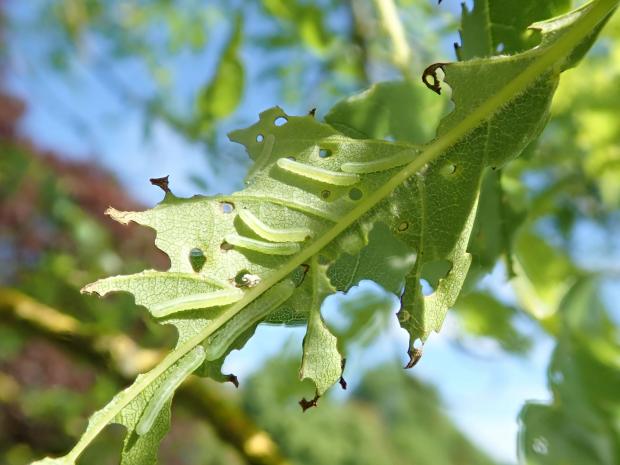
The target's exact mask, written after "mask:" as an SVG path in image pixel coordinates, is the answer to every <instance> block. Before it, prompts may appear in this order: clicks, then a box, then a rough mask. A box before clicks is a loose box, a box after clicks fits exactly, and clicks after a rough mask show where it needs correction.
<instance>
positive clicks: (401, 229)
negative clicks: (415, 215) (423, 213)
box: [397, 221, 409, 232]
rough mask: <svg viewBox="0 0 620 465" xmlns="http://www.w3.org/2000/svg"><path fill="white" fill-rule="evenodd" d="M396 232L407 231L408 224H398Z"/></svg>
mask: <svg viewBox="0 0 620 465" xmlns="http://www.w3.org/2000/svg"><path fill="white" fill-rule="evenodd" d="M397 229H398V232H405V231H406V230H407V229H409V223H407V222H406V221H403V222H402V223H400V224H399V225H398V228H397Z"/></svg>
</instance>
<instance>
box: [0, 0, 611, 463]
mask: <svg viewBox="0 0 620 465" xmlns="http://www.w3.org/2000/svg"><path fill="white" fill-rule="evenodd" d="M435 3H436V2H433V1H426V0H399V1H395V2H392V1H385V0H315V1H312V2H310V1H301V0H286V1H285V0H263V1H256V0H237V1H219V0H213V1H209V2H205V1H202V0H176V1H175V0H142V1H121V0H115V1H104V0H55V1H53V0H38V1H32V2H19V1H16V0H13V1H10V0H5V1H4V2H2V3H0V14H1V15H2V22H1V23H0V34H1V36H2V42H1V48H0V51H1V55H0V60H1V63H2V66H1V68H0V95H1V96H0V257H1V259H2V264H3V266H2V267H1V268H0V315H1V320H0V321H1V322H2V324H1V325H0V462H1V463H6V464H7V465H20V464H24V463H27V462H28V461H29V460H31V459H33V458H36V457H39V456H41V455H43V454H52V455H53V454H61V453H63V452H64V451H66V450H67V449H68V448H69V447H70V445H71V444H72V443H73V442H74V441H75V439H76V437H78V436H79V434H81V431H82V430H83V427H84V422H85V421H86V418H87V416H88V414H89V413H90V412H92V411H94V410H95V409H96V408H98V407H100V406H101V405H103V403H104V402H105V401H107V400H108V399H109V398H110V397H111V396H112V395H113V394H114V393H116V392H117V391H118V390H119V389H120V388H121V387H122V386H124V385H126V384H127V383H128V380H130V379H132V378H133V377H134V376H135V374H136V373H138V372H140V371H144V370H145V369H147V368H148V367H150V366H152V365H153V364H154V363H155V362H156V361H157V360H159V358H160V357H161V356H162V353H163V349H164V348H165V347H169V346H171V345H172V344H174V340H175V335H174V334H173V333H172V332H171V331H168V330H167V328H163V327H161V326H159V325H156V324H154V323H153V322H152V321H150V320H149V318H148V317H147V316H146V312H143V311H141V310H140V309H139V308H136V307H135V306H134V304H133V300H132V299H131V298H130V297H128V296H125V295H118V296H114V297H113V298H109V299H105V300H102V299H95V298H92V297H84V296H82V295H81V294H80V293H79V289H80V287H81V286H82V285H84V284H85V283H88V282H91V281H93V280H95V279H97V278H98V277H101V276H103V275H110V274H117V273H120V272H121V271H122V272H123V273H128V272H132V271H138V270H140V269H143V268H145V267H147V268H148V267H155V268H160V269H161V268H165V267H166V266H167V258H166V257H165V256H163V254H161V253H159V252H158V251H157V250H156V249H155V248H154V247H153V246H152V243H153V235H152V233H150V232H149V231H145V230H143V229H139V228H137V227H134V226H128V227H127V226H125V227H122V226H119V225H117V224H115V223H113V222H111V221H109V220H108V219H107V218H105V217H104V216H103V213H102V212H103V211H104V210H105V208H106V207H107V206H108V205H114V206H115V207H116V208H119V209H140V208H144V203H145V202H146V203H148V202H150V201H152V200H151V199H152V198H153V197H152V195H155V194H148V195H146V194H144V192H143V191H141V190H140V189H141V188H138V187H136V185H138V184H139V185H144V184H146V182H145V181H146V180H147V178H148V177H149V176H150V173H151V172H152V171H151V170H153V169H154V170H155V171H157V170H159V171H160V173H159V174H160V175H161V174H168V173H166V172H164V173H161V170H162V169H168V168H171V167H172V165H174V170H175V171H174V176H173V178H172V184H171V186H172V189H173V190H175V191H176V189H179V190H181V191H183V190H185V192H214V191H216V190H218V189H219V190H223V189H226V190H231V189H233V188H235V187H238V186H239V180H240V179H241V175H242V173H243V171H244V170H245V169H246V168H247V161H246V159H245V156H244V155H243V154H242V153H241V150H240V149H238V148H236V147H234V146H231V145H230V144H229V143H228V141H227V139H226V137H225V133H226V132H227V131H228V130H230V129H233V128H237V127H242V126H244V125H247V124H249V123H251V122H253V121H254V120H255V119H256V115H257V113H258V112H259V111H261V110H263V109H264V108H267V107H269V106H272V105H274V104H280V105H283V106H285V107H286V109H287V110H288V111H289V112H290V113H299V114H303V113H306V112H308V111H309V110H310V109H312V108H314V107H316V108H318V111H317V116H320V117H323V116H325V118H326V119H327V121H328V122H330V124H333V125H334V126H335V127H337V128H338V129H339V130H342V131H343V132H346V131H347V128H348V129H349V130H350V128H357V130H358V131H359V132H360V133H363V134H364V135H369V136H373V137H380V138H390V139H397V140H408V141H413V142H418V143H423V142H425V141H427V140H429V139H430V138H432V137H433V134H434V128H435V126H436V122H437V120H438V119H439V118H440V116H441V115H442V114H444V113H445V112H446V111H447V108H449V97H448V96H443V97H438V96H436V95H435V94H433V93H431V92H429V91H428V90H426V89H425V88H424V87H423V85H422V84H421V82H420V79H419V76H420V75H421V71H422V70H423V69H424V68H425V67H426V66H427V65H428V64H430V63H432V62H436V61H449V60H454V59H456V57H455V54H454V50H453V49H452V43H453V42H459V43H460V37H459V36H458V32H457V30H458V28H459V23H458V21H459V14H458V13H459V12H460V11H459V10H460V6H459V5H458V4H457V2H452V3H451V2H449V1H445V2H443V3H444V4H442V6H441V7H437V5H436V4H435ZM495 3H496V4H501V3H502V1H499V0H498V1H496V2H495ZM504 3H505V2H504ZM552 3H553V8H556V10H555V11H556V12H559V11H564V10H565V9H567V8H569V7H570V5H569V3H570V2H568V1H565V0H562V1H556V2H552ZM445 4H447V5H445ZM468 5H469V8H471V4H468ZM394 9H395V10H394ZM394 12H396V13H397V14H398V16H397V18H398V21H397V22H396V23H395V22H394V19H393V18H394V17H393V16H392V13H394ZM470 21H471V18H470ZM463 26H464V27H463V28H464V30H465V31H468V30H469V31H471V29H467V28H466V27H465V24H464V25H463ZM463 38H464V40H465V41H467V35H464V37H463ZM504 45H505V46H507V47H508V49H506V50H505V51H506V52H510V51H512V50H511V49H510V47H514V49H515V50H516V49H518V44H517V45H515V44H511V43H508V44H504ZM467 53H469V50H468V49H467V48H465V49H460V50H459V56H463V55H465V57H466V56H467ZM381 81H390V82H383V83H381V84H377V83H378V82H381ZM369 86H372V87H370V90H368V91H367V93H366V94H365V98H364V99H363V102H362V103H360V101H359V99H355V98H353V99H349V100H346V99H345V100H343V98H344V97H346V96H349V95H351V94H353V93H355V92H358V91H361V90H363V89H366V88H368V87H369ZM618 89H620V18H619V17H618V15H616V16H615V17H614V18H613V19H612V21H611V22H610V23H609V24H608V25H607V27H606V28H605V29H604V31H603V34H602V38H601V40H600V41H599V43H598V44H597V45H596V46H595V48H594V49H593V50H592V52H591V53H590V54H589V56H588V57H587V58H586V60H585V62H584V63H583V64H582V65H581V66H580V67H579V68H577V69H575V70H572V71H570V72H568V73H566V75H565V76H564V77H563V80H562V82H561V85H560V87H559V89H558V94H557V96H556V99H555V101H554V106H553V112H552V113H553V114H552V118H551V120H550V123H549V125H548V127H547V128H546V129H545V131H544V132H543V134H542V135H541V137H540V139H539V140H538V141H537V142H536V143H534V144H532V146H530V147H529V148H528V150H527V151H526V153H525V154H524V155H523V156H522V157H521V158H520V159H519V160H517V161H515V162H513V163H512V164H510V165H508V166H507V167H506V168H503V169H501V170H497V172H494V173H493V174H491V175H490V176H489V177H488V178H487V179H486V180H485V185H484V190H483V192H484V194H483V198H482V199H481V204H480V212H481V213H480V214H479V217H478V219H477V226H476V229H475V234H474V237H473V239H472V243H471V245H470V251H471V252H472V254H473V255H474V258H475V266H474V267H473V268H472V272H471V274H470V277H469V279H468V286H467V287H468V292H466V293H464V294H463V296H462V297H461V298H460V300H459V302H458V303H457V305H456V308H455V311H453V312H452V314H451V317H450V321H449V323H450V326H451V327H452V330H450V331H447V334H445V335H443V336H442V337H445V338H448V340H449V341H450V343H451V344H453V345H454V347H456V348H457V350H460V351H463V352H465V353H466V354H468V356H470V357H488V356H489V354H490V356H493V357H500V359H501V357H505V356H507V355H506V354H510V356H512V357H523V359H524V360H527V358H528V357H532V356H534V354H538V352H536V351H534V350H533V347H536V345H537V344H538V343H539V340H540V339H541V338H542V339H545V340H551V341H552V343H553V345H554V350H553V353H552V355H551V357H550V360H549V367H548V383H547V384H548V388H549V399H550V400H549V401H547V402H531V403H528V404H527V405H526V406H525V407H524V408H523V410H522V412H521V415H520V417H519V419H518V421H519V425H520V430H519V437H518V444H519V448H518V455H519V457H518V459H519V461H520V462H521V463H526V464H532V465H557V464H562V463H570V464H579V465H617V464H618V463H620V332H619V330H618V323H619V322H620V306H619V304H618V302H620V266H619V265H618V263H620V234H619V231H620V112H619V111H618V108H620V93H619V92H618ZM337 102H338V103H337ZM334 105H335V106H334ZM330 108H331V110H330ZM33 115H34V116H33ZM37 115H39V116H37ZM41 115H43V116H41ZM37 118H38V119H37ZM124 126H127V127H139V128H140V130H139V132H140V138H139V139H140V141H141V142H140V143H141V144H143V145H142V146H141V147H142V151H143V152H149V150H150V149H151V148H153V147H154V146H156V145H157V144H158V143H159V142H158V141H160V140H161V134H162V131H163V133H164V134H166V135H167V136H166V137H167V138H169V139H172V140H174V144H173V145H170V143H168V144H164V148H169V147H173V148H174V149H175V150H174V151H173V153H170V154H169V157H170V159H171V162H169V164H165V165H163V166H158V165H157V163H156V161H157V158H156V157H154V158H149V157H148V156H147V157H144V158H141V159H139V160H138V162H135V163H142V164H141V165H140V166H139V169H138V170H133V168H131V164H132V163H133V162H132V161H131V157H129V156H126V155H124V154H123V151H124V147H125V145H124V144H125V142H126V141H125V140H124V139H123V138H122V136H121V135H120V134H122V133H123V131H122V130H121V129H122V128H123V127H124ZM162 128H163V129H162ZM357 136H358V137H359V136H361V134H358V135H357ZM48 146H51V147H52V148H54V149H55V151H52V150H49V149H48V148H47V147H48ZM42 147H45V148H42ZM79 151H83V152H84V153H86V152H90V153H91V155H90V156H88V157H86V158H84V157H82V158H80V157H79V156H78V155H76V152H79ZM65 152H66V153H65ZM112 152H114V153H116V154H117V155H116V158H114V157H113V156H112V155H110V154H111V153H112ZM184 154H187V156H185V155H184ZM191 154H198V157H200V162H197V161H196V160H197V159H196V157H193V158H192V157H191ZM119 157H120V158H119ZM101 165H104V166H105V167H106V168H107V169H103V168H101ZM152 165H155V166H154V167H153V166H152ZM197 167H200V169H198V168H197ZM171 169H172V168H171ZM110 171H112V172H115V174H110ZM128 172H129V174H127V173H128ZM136 173H138V174H139V179H137V178H136ZM118 178H120V180H121V181H118V180H117V179H118ZM153 192H155V191H153ZM489 271H492V274H491V277H490V278H489V277H485V276H486V275H487V273H488V272H489ZM508 279H509V284H508V285H506V284H504V282H505V281H506V280H508ZM373 296H374V297H373V298H376V299H379V300H381V299H383V301H384V303H385V306H386V308H388V310H389V304H390V302H389V299H388V300H387V301H386V300H385V299H386V298H385V296H381V295H379V294H377V293H376V292H375V293H374V294H373ZM366 298H368V297H366ZM339 305H341V306H342V308H344V310H343V311H344V312H345V313H347V312H348V313H352V312H353V313H354V311H355V308H354V305H353V304H351V303H347V302H341V303H340V304H339ZM347 305H349V306H351V305H353V307H352V309H351V308H349V309H348V310H347V309H346V306H347ZM366 317H367V318H368V319H371V316H362V318H357V319H356V320H355V321H354V322H357V324H359V321H362V320H364V318H366ZM386 325H387V323H385V322H380V324H378V325H375V326H374V327H373V328H371V329H372V331H374V332H375V333H376V332H379V331H381V330H385V327H386ZM366 329H367V328H366ZM372 331H371V332H372ZM361 332H362V330H361V329H360V328H359V327H356V326H355V324H354V325H353V326H352V327H350V328H348V329H344V330H341V331H340V333H341V334H342V335H343V337H344V338H345V339H347V340H352V339H356V340H357V339H359V337H360V334H361ZM375 336H376V335H375V334H374V333H373V334H370V336H369V335H368V334H366V336H365V338H366V339H367V340H372V339H373V337H375ZM432 342H433V341H432V340H431V343H429V348H428V351H432V350H433V347H432V345H433V344H432ZM298 350H299V348H298V347H290V346H286V348H285V349H283V350H281V351H280V352H281V353H282V354H286V355H278V356H276V357H272V359H271V360H269V361H268V362H266V363H265V364H264V366H261V367H260V370H255V371H253V373H252V374H251V375H249V376H248V378H247V379H244V380H242V381H243V382H242V385H241V387H240V388H239V390H234V389H232V385H229V384H226V385H220V384H216V383H213V382H210V381H202V380H201V381H198V380H192V381H191V382H190V383H186V385H184V386H183V388H182V389H181V391H180V392H179V394H178V402H175V409H174V416H175V419H174V421H173V428H172V431H171V433H170V434H169V435H168V437H167V439H166V441H165V442H164V447H163V448H162V451H161V453H160V459H161V462H162V463H166V464H188V465H189V464H199V463H200V464H204V463H213V464H216V463H217V464H219V463H231V464H235V463H239V464H242V463H251V464H254V463H256V464H258V463H262V464H266V463H295V464H296V463H299V464H306V463H307V464H315V463H330V464H331V463H334V464H348V463H356V464H357V463H360V464H363V463H369V464H371V463H372V464H383V463H385V464H388V463H389V464H400V463H402V464H410V463H415V464H419V465H424V464H429V465H430V464H432V465H443V464H446V465H448V464H454V465H457V464H476V465H479V464H483V465H484V464H487V463H488V464H492V463H499V461H498V459H497V457H494V458H491V457H490V456H489V455H488V453H487V452H483V451H482V450H481V449H480V448H479V447H480V446H483V447H484V448H485V449H487V450H490V449H492V447H490V446H489V447H486V446H485V444H487V443H488V442H490V441H491V440H490V439H487V438H485V437H484V436H483V435H481V433H478V432H476V431H475V430H468V431H465V432H461V431H459V429H458V428H457V427H456V426H455V423H454V420H453V418H452V417H451V416H450V411H449V409H446V408H445V406H444V405H443V400H442V398H441V396H440V395H439V394H438V393H437V388H438V387H439V389H440V390H441V386H432V385H430V384H429V383H428V382H426V381H421V380H420V379H419V376H418V371H420V370H424V360H423V361H422V362H421V365H420V366H419V367H417V368H416V370H414V371H413V372H412V373H405V372H403V370H400V369H399V368H398V367H397V366H396V365H395V363H396V362H395V361H394V360H391V361H390V362H385V363H382V364H381V365H380V366H374V367H370V366H369V367H368V368H367V369H366V370H363V372H362V373H361V374H358V375H356V376H357V377H358V378H359V379H356V380H354V381H355V382H353V383H350V384H351V385H350V387H349V390H348V391H347V393H346V395H342V394H339V393H334V395H332V396H328V397H327V398H326V399H323V400H322V401H321V403H320V406H319V408H317V409H312V410H310V411H308V412H307V413H305V414H303V415H302V414H301V411H300V409H299V406H298V405H297V401H298V400H299V399H300V398H301V397H303V395H307V393H308V391H307V390H305V389H306V388H307V386H304V384H302V383H299V384H294V383H290V380H291V379H293V378H294V376H295V373H294V372H295V370H297V365H296V363H297V362H295V361H294V360H296V359H293V358H291V355H294V354H295V353H296V352H297V351H298ZM422 372H423V371H422ZM475 375H476V374H475V373H472V376H475ZM352 376H353V375H352ZM443 382H445V383H450V384H457V385H458V384H461V383H463V386H464V387H463V389H467V383H466V382H464V381H463V380H459V379H454V378H453V377H451V376H450V373H449V372H448V373H446V375H445V378H444V381H443ZM478 401H479V402H480V404H483V403H485V401H486V400H485V399H483V398H481V399H479V400H478ZM515 421H516V419H515ZM119 437H120V435H119V434H118V431H117V430H115V429H109V430H108V431H107V433H106V434H105V435H103V436H102V437H101V438H100V439H99V440H98V441H97V443H96V444H95V445H94V446H93V447H92V448H91V449H89V450H88V452H87V453H86V454H85V456H84V457H83V459H82V461H81V463H84V464H93V465H94V464H97V465H99V464H108V463H109V464H112V463H116V460H117V457H118V451H119V449H120V440H119ZM472 440H473V442H472ZM474 444H475V445H474ZM500 460H501V459H500ZM514 460H516V458H514Z"/></svg>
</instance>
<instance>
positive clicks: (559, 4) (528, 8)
mask: <svg viewBox="0 0 620 465" xmlns="http://www.w3.org/2000/svg"><path fill="white" fill-rule="evenodd" d="M570 6H571V1H570V0H547V1H544V2H541V1H540V0H523V1H519V2H514V1H512V0H475V1H474V7H473V9H472V10H471V11H470V10H469V9H468V8H467V6H465V4H464V3H463V6H462V16H461V42H462V45H461V46H460V47H457V48H456V51H457V54H458V57H459V59H460V60H464V59H471V58H474V57H488V56H492V55H496V54H497V53H505V54H513V53H516V52H520V51H523V50H526V49H527V48H530V47H533V46H534V45H536V41H537V39H539V37H537V36H536V34H534V33H533V32H532V31H528V30H527V29H528V27H529V25H530V24H532V23H534V22H536V21H541V20H544V19H547V18H553V17H554V16H558V15H560V14H562V13H565V12H566V11H567V10H568V9H569V8H570Z"/></svg>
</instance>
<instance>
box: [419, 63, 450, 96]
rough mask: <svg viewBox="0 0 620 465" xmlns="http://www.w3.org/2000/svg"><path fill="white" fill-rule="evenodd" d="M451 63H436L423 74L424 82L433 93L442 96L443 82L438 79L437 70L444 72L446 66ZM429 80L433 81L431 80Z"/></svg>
mask: <svg viewBox="0 0 620 465" xmlns="http://www.w3.org/2000/svg"><path fill="white" fill-rule="evenodd" d="M449 64H450V63H434V64H432V65H430V66H429V67H428V68H426V69H425V70H424V72H423V73H422V82H423V83H424V85H426V87H428V88H429V89H430V90H432V91H433V92H435V93H437V94H438V95H441V81H440V80H439V78H438V77H437V70H438V69H440V70H442V71H443V70H444V67H445V66H446V65H449ZM429 78H430V79H431V80H429Z"/></svg>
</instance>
